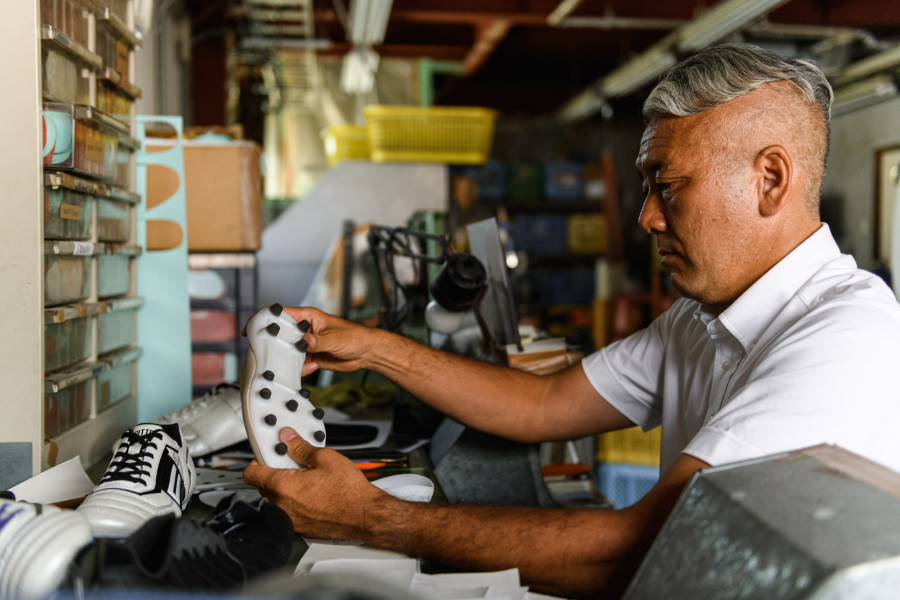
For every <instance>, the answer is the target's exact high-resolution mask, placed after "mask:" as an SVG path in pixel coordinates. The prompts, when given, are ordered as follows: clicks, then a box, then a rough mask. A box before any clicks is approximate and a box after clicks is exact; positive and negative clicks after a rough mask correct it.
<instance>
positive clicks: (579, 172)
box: [544, 161, 584, 200]
mask: <svg viewBox="0 0 900 600" xmlns="http://www.w3.org/2000/svg"><path fill="white" fill-rule="evenodd" d="M544 196H546V197H547V199H548V200H581V199H582V198H583V197H584V165H582V164H581V163H579V162H574V161H558V162H552V163H547V164H546V165H544Z"/></svg>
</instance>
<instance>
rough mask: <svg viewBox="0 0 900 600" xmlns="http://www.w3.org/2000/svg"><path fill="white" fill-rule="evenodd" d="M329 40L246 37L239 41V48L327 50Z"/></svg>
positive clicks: (329, 43)
mask: <svg viewBox="0 0 900 600" xmlns="http://www.w3.org/2000/svg"><path fill="white" fill-rule="evenodd" d="M330 47H331V40H328V39H315V40H302V39H298V38H287V37H284V38H283V37H248V38H243V39H242V40H241V41H240V48H241V50H274V49H279V50H328V49H329V48H330Z"/></svg>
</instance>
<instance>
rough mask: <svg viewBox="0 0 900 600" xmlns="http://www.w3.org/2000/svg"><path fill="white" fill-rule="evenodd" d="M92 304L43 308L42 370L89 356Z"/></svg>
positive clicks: (49, 369) (93, 311) (64, 365)
mask: <svg viewBox="0 0 900 600" xmlns="http://www.w3.org/2000/svg"><path fill="white" fill-rule="evenodd" d="M96 314H97V305H95V304H77V305H71V306H65V307H61V308H51V309H46V310H45V311H44V370H45V371H56V370H59V369H63V368H65V367H69V366H71V365H74V364H75V363H78V362H81V361H83V360H86V359H88V358H90V356H91V350H92V349H93V348H92V339H93V338H92V334H93V331H92V325H93V322H94V319H95V317H96Z"/></svg>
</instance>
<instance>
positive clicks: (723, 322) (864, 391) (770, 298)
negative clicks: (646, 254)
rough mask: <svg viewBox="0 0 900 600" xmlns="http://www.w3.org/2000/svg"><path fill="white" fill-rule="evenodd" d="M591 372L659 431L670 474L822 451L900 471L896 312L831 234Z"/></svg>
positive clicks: (658, 324)
mask: <svg viewBox="0 0 900 600" xmlns="http://www.w3.org/2000/svg"><path fill="white" fill-rule="evenodd" d="M582 366H583V368H584V371H585V374H586V375H587V377H588V380H589V381H590V382H591V384H592V385H593V386H594V388H595V389H596V390H597V392H598V393H599V394H600V395H601V396H603V397H604V398H605V399H607V400H608V401H609V402H610V403H611V404H612V405H613V406H614V407H616V408H617V409H618V410H619V411H620V412H621V413H622V414H624V415H625V416H626V417H627V418H628V419H630V420H631V421H632V422H634V423H635V424H638V425H640V426H641V427H643V428H644V429H645V430H649V429H652V428H653V427H656V426H658V425H662V450H661V456H660V470H661V471H665V469H666V468H668V467H669V466H670V465H671V464H672V463H673V462H674V461H675V460H676V459H677V458H678V456H679V454H681V453H682V452H683V453H686V454H690V455H692V456H695V457H696V458H699V459H701V460H703V461H705V462H707V463H709V464H711V465H722V464H727V463H731V462H735V461H739V460H745V459H750V458H757V457H761V456H766V455H769V454H774V453H778V452H785V451H789V450H796V449H799V448H805V447H808V446H813V445H816V444H821V443H829V444H836V445H838V446H841V447H843V448H846V449H847V450H850V451H852V452H855V453H857V454H860V455H862V456H865V457H866V458H869V459H870V460H873V461H875V462H878V463H881V464H883V465H886V466H888V467H891V468H892V469H894V470H897V471H900V305H898V303H897V301H896V299H895V297H894V294H893V293H892V292H891V290H890V288H888V286H887V285H885V283H884V282H883V281H882V280H881V279H879V278H878V277H876V276H875V275H873V274H871V273H868V272H867V271H863V270H861V269H858V268H857V267H856V262H855V261H854V260H853V258H852V257H851V256H846V255H841V253H840V250H839V249H838V246H837V244H836V243H835V241H834V238H833V237H832V236H831V231H830V230H829V228H828V226H827V225H823V226H822V227H821V228H820V229H819V230H818V231H817V232H816V233H815V234H813V235H812V236H810V238H809V239H807V240H806V241H805V242H803V243H802V244H801V245H800V246H799V247H797V248H796V249H795V250H794V251H793V252H791V254H789V255H788V256H787V257H785V258H784V259H783V260H781V262H779V263H778V264H776V265H775V266H774V267H772V269H771V270H769V272H767V273H766V274H765V275H764V276H763V277H761V278H760V279H759V280H758V281H757V282H756V283H754V284H753V285H752V286H751V287H750V288H749V289H748V290H747V291H746V292H744V294H742V295H741V296H740V297H739V298H738V299H737V300H736V301H735V302H734V303H733V304H732V305H731V306H729V307H728V308H727V309H726V310H724V311H723V312H722V313H721V314H720V315H718V317H716V315H714V314H710V313H708V312H706V311H704V309H703V308H702V307H701V305H700V304H699V303H698V302H695V301H693V300H686V299H683V298H682V299H679V300H677V301H676V302H675V304H674V305H673V306H672V308H671V309H669V310H668V311H666V312H665V313H664V314H662V315H661V316H660V317H659V318H658V319H656V320H655V321H654V322H653V323H651V324H650V326H649V327H647V328H646V329H644V330H642V331H640V332H638V333H636V334H634V335H632V336H630V337H628V338H626V339H624V340H621V341H619V342H616V343H614V344H611V345H609V346H607V347H605V348H602V349H601V350H599V351H597V352H595V353H594V354H592V355H590V356H588V357H587V358H585V359H584V361H583V362H582Z"/></svg>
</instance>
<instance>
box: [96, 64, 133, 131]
mask: <svg viewBox="0 0 900 600" xmlns="http://www.w3.org/2000/svg"><path fill="white" fill-rule="evenodd" d="M104 73H105V75H104V76H103V77H101V78H98V79H97V109H98V110H101V111H103V112H104V113H106V114H108V115H109V116H111V117H113V118H114V119H116V120H118V121H121V122H122V123H130V122H131V108H132V106H133V105H134V101H135V97H134V96H133V95H131V94H127V93H125V91H124V90H123V89H122V88H120V87H119V86H118V85H117V84H116V82H118V81H119V79H118V75H115V77H113V74H114V73H113V72H111V71H109V72H104Z"/></svg>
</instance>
